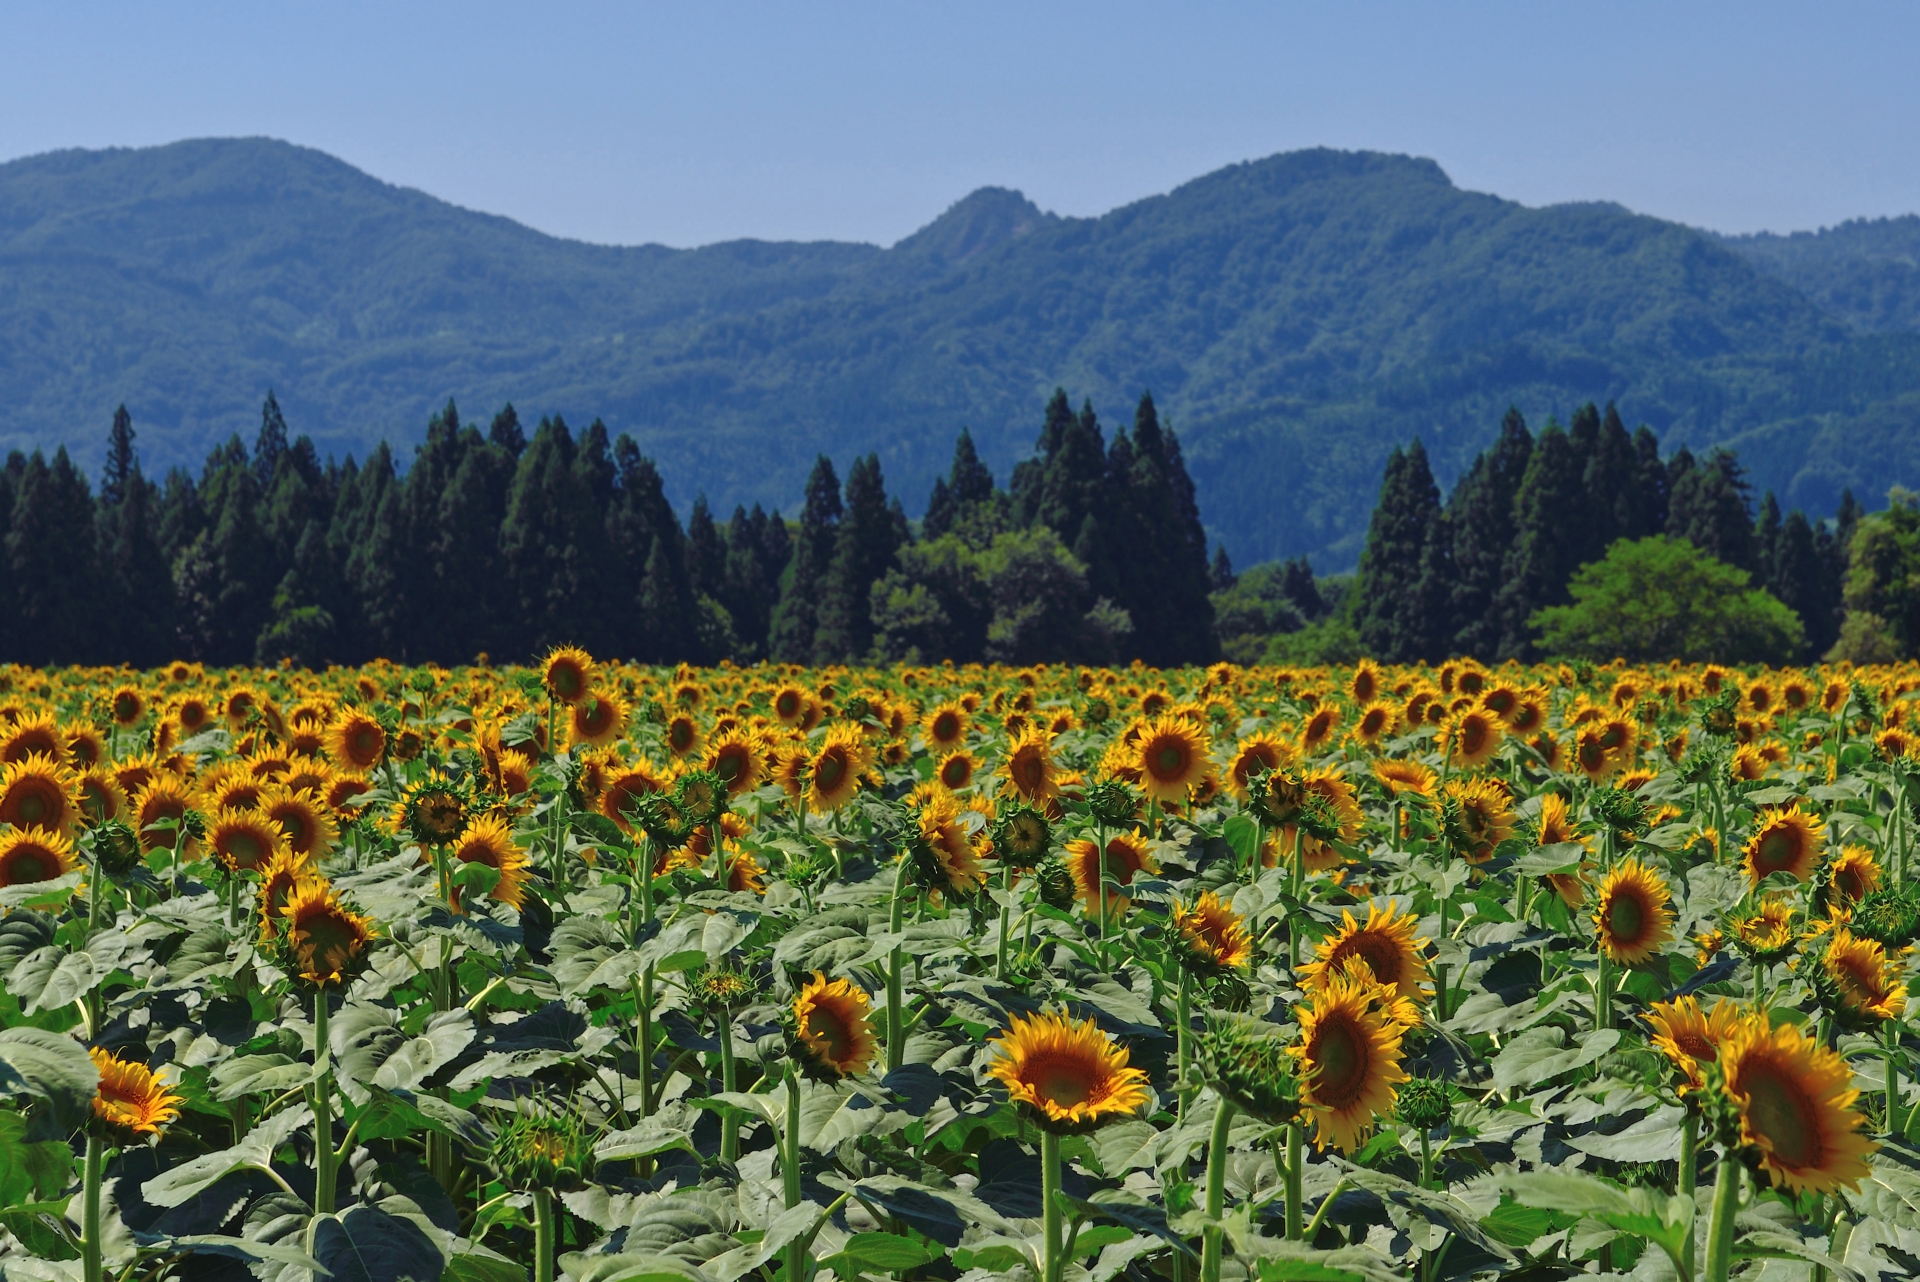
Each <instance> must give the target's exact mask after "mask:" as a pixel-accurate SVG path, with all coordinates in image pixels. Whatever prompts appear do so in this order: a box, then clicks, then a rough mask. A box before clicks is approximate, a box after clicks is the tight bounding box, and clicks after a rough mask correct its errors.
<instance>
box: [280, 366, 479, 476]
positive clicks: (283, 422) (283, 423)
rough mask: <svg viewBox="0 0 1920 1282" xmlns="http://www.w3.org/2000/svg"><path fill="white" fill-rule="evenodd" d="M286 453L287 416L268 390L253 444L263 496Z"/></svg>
mask: <svg viewBox="0 0 1920 1282" xmlns="http://www.w3.org/2000/svg"><path fill="white" fill-rule="evenodd" d="M448 404H449V405H451V404H452V402H451V401H449V402H448ZM286 452H287V420H286V416H285V415H283V414H281V412H280V402H279V401H277V400H275V399H274V395H273V389H272V388H268V389H267V399H266V400H265V401H264V402H263V403H262V404H261V406H260V434H259V435H258V436H256V437H255V438H254V442H253V483H254V484H255V485H257V486H259V487H260V492H261V493H262V494H265V493H266V492H267V491H268V490H269V489H271V488H272V487H273V474H274V472H275V470H276V469H278V468H279V466H280V456H281V455H282V454H285V453H286Z"/></svg>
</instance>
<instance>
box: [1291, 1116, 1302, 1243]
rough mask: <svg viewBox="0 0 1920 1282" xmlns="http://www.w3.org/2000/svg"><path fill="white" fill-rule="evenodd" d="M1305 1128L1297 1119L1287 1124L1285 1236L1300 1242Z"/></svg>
mask: <svg viewBox="0 0 1920 1282" xmlns="http://www.w3.org/2000/svg"><path fill="white" fill-rule="evenodd" d="M1305 1138H1306V1128H1305V1127H1303V1126H1301V1125H1300V1122H1299V1119H1297V1118H1296V1119H1295V1120H1293V1121H1291V1122H1288V1123H1287V1177H1286V1180H1287V1194H1286V1196H1287V1236H1288V1237H1289V1238H1290V1239H1292V1240H1294V1241H1296V1242H1297V1241H1299V1240H1300V1218H1301V1217H1300V1177H1301V1176H1302V1175H1303V1174H1305V1167H1306V1146H1305V1143H1304V1140H1305Z"/></svg>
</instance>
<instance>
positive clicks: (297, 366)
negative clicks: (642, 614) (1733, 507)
mask: <svg viewBox="0 0 1920 1282" xmlns="http://www.w3.org/2000/svg"><path fill="white" fill-rule="evenodd" d="M1909 246H1912V247H1915V248H1920V219H1904V220H1891V222H1886V221H1883V222H1882V223H1875V224H1847V225H1846V226H1845V227H1843V228H1838V229H1834V230H1833V231H1831V232H1823V233H1819V234H1818V235H1815V236H1799V237H1757V238H1756V237H1746V238H1726V239H1723V238H1719V237H1716V236H1713V235H1711V234H1709V233H1704V232H1699V231H1696V230H1694V229H1691V228H1687V227H1684V226H1680V225H1678V224H1674V223H1669V222H1664V221H1661V220H1659V219H1655V218H1648V217H1643V216H1639V215H1635V214H1632V213H1630V212H1628V211H1626V210H1624V209H1621V208H1619V207H1618V206H1614V205H1608V204H1581V205H1561V206H1554V207H1550V208H1545V209H1530V208H1527V207H1524V206H1521V205H1517V204H1514V203H1512V202H1510V201H1505V200H1500V199H1498V198H1496V197H1492V196H1488V195H1484V194H1479V193H1474V192H1466V191H1461V190H1459V189H1458V188H1456V187H1454V186H1453V185H1452V183H1451V182H1450V181H1449V180H1448V178H1447V176H1446V175H1445V173H1443V172H1442V171H1441V169H1440V168H1439V166H1437V165H1435V164H1434V163H1432V162H1431V161H1427V160H1417V159H1411V158H1408V157H1403V156H1389V155H1380V154H1372V153H1350V152H1336V151H1326V150H1319V151H1303V152H1294V153H1289V154H1285V155H1279V156H1273V157H1270V158H1268V159H1265V160H1260V161H1256V162H1252V163H1248V164H1242V165H1235V166H1231V167H1229V168H1226V169H1222V170H1220V171H1218V172H1216V173H1212V174H1208V175H1206V176H1204V177H1201V178H1198V179H1195V180H1194V181H1192V182H1190V183H1187V184H1185V185H1184V186H1182V187H1179V188H1177V189H1176V190H1174V191H1172V192H1169V193H1167V194H1166V195H1162V196H1155V197H1152V198H1150V199H1147V200H1142V201H1138V202H1135V203H1133V204H1130V205H1127V206H1125V207H1123V208H1120V209H1116V210H1113V211H1112V212H1110V213H1108V214H1105V215H1102V216H1100V217H1098V218H1061V217H1056V216H1054V215H1051V214H1048V213H1045V212H1043V211H1041V210H1040V209H1038V208H1036V207H1035V206H1034V205H1033V204H1032V203H1031V202H1030V201H1028V200H1027V199H1026V198H1025V197H1024V196H1022V195H1020V194H1019V193H1017V192H1012V191H1008V190H1005V189H1001V188H983V189H981V190H980V191H977V192H974V193H973V194H972V195H970V196H967V197H966V198H964V199H963V200H961V201H959V202H958V203H957V204H955V205H954V206H953V207H952V208H951V209H949V210H948V211H947V212H946V213H944V214H942V215H941V216H940V217H939V218H937V219H935V220H934V221H933V222H932V223H930V224H928V226H926V227H925V228H923V229H921V230H920V231H919V232H916V233H915V234H914V235H912V236H909V237H907V238H906V239H905V240H902V241H901V242H899V243H898V244H896V245H894V246H893V247H891V248H889V249H881V248H879V247H876V246H871V245H859V244H843V243H810V244H798V243H768V242H761V241H734V242H729V243H725V244H718V245H710V246H706V247H704V248H700V249H693V250H673V249H667V248H664V247H661V246H656V245H647V246H637V247H626V248H620V247H609V246H598V245H588V244H583V243H580V242H576V241H568V240H561V239H557V238H554V237H550V236H546V235H543V234H541V233H539V232H536V231H533V230H531V229H529V228H527V227H524V226H521V225H519V224H517V223H514V222H512V221H510V220H507V219H504V218H499V217H495V216H491V215H487V214H481V213H475V212H472V211H470V210H466V209H461V208H458V207H456V206H453V205H450V204H447V203H445V202H443V201H439V200H436V199H434V198H433V197H430V196H427V195H424V194H422V193H420V192H416V191H411V190H407V189H404V188H399V187H394V186H391V185H389V184H386V183H383V182H380V181H378V180H376V179H374V178H371V177H369V176H368V175H366V174H364V173H361V172H360V171H358V170H356V169H354V168H352V167H351V166H349V165H346V164H344V163H342V162H341V161H338V160H336V159H333V158H332V157H329V156H327V155H325V154H323V153H320V152H317V151H313V150H310V149H306V148H301V147H295V146H291V145H289V144H286V143H282V142H276V141H272V140H267V139H218V140H203V141H194V142H183V143H177V144H173V145H170V146H165V147H157V148H149V149H141V150H124V149H122V150H109V151H67V152H58V153H53V154H49V155H44V156H37V157H32V158H29V159H25V160H19V161H15V162H12V163H10V164H7V165H3V166H0V398H3V399H4V403H5V404H6V406H7V408H8V411H9V412H8V413H7V414H6V416H5V418H4V419H0V447H9V448H11V447H21V448H31V447H32V446H34V445H46V446H51V445H53V444H55V443H66V444H67V445H69V446H70V447H71V448H74V449H76V450H77V451H78V452H79V453H80V454H81V455H82V456H83V457H85V458H87V459H89V460H91V459H93V458H95V457H97V454H98V449H99V444H100V441H101V440H102V438H103V437H104V436H105V432H106V427H107V424H108V421H109V419H110V417H111V414H112V411H113V407H114V406H115V405H117V404H119V403H120V402H122V401H124V402H126V404H127V405H128V406H129V408H130V409H131V410H132V411H133V414H134V417H135V422H136V425H137V427H138V428H139V429H140V431H141V440H140V443H141V447H142V449H143V452H144V454H145V457H146V458H147V460H148V463H149V466H153V465H155V464H160V465H166V464H175V463H179V464H186V465H190V466H193V465H197V463H198V461H199V459H200V458H201V457H202V456H204V454H205V453H206V451H207V450H208V449H209V448H211V447H212V446H213V445H214V444H215V443H217V442H218V441H220V440H223V439H225V438H226V436H227V435H228V434H229V433H232V432H236V431H237V432H240V433H241V434H242V435H243V436H244V437H246V438H247V439H249V440H250V439H251V436H252V433H253V431H254V429H255V426H256V425H257V422H258V407H259V403H260V400H261V397H262V396H263V394H264V393H265V391H266V389H267V388H268V387H269V386H271V387H273V388H274V389H275V390H276V392H277V394H278V396H279V399H280V402H281V404H282V405H283V406H284V407H285V408H286V411H287V415H288V418H289V420H290V422H291V423H292V426H293V428H294V430H295V431H303V432H307V433H309V434H311V435H313V436H314V437H315V438H316V440H318V441H319V442H320V443H321V445H322V447H323V448H324V449H329V450H333V451H335V452H338V453H345V452H348V451H353V452H355V453H364V452H365V450H366V449H367V448H368V447H369V446H370V445H371V444H373V443H374V442H375V441H377V440H379V439H380V438H382V437H385V438H387V439H390V440H394V441H396V442H401V441H412V440H414V439H417V438H418V437H419V435H420V434H421V432H422V431H423V429H424V425H425V423H426V420H427V417H428V415H429V414H430V413H431V412H432V411H433V410H434V409H436V408H437V407H438V406H439V405H441V404H442V403H444V401H445V400H446V398H447V397H448V396H449V395H451V396H454V397H456V398H458V400H459V403H460V405H461V407H462V409H463V410H464V411H465V412H466V414H467V415H468V416H469V417H472V418H479V419H484V418H486V417H488V416H490V415H491V414H492V412H493V411H494V410H495V409H497V408H498V406H499V405H500V404H501V403H502V402H504V401H506V400H509V399H511V400H512V401H513V402H514V403H515V404H516V406H517V407H518V408H519V410H520V412H521V415H522V417H523V418H525V419H528V420H532V419H535V418H537V417H539V416H540V415H542V414H546V413H555V412H558V413H564V414H565V415H566V416H567V418H568V419H569V421H572V422H575V423H576V424H578V425H580V426H584V425H585V424H586V422H588V421H589V420H590V419H591V418H593V417H594V416H596V415H598V416H600V417H603V418H604V419H605V420H606V421H607V423H608V425H609V427H611V428H612V429H613V430H615V431H628V432H631V433H632V434H633V435H634V436H635V437H636V438H637V439H638V440H639V441H640V442H641V443H642V446H643V448H645V449H646V450H647V451H648V452H649V453H651V454H652V455H654V457H656V458H657V459H658V460H659V462H660V464H661V467H662V470H663V472H664V473H665V475H666V478H667V482H668V485H669V487H670V490H671V492H672V494H673V496H674V498H675V499H676V500H678V501H681V502H686V501H689V500H691V498H692V497H693V494H694V493H695V492H696V491H704V492H705V493H706V494H707V495H708V497H709V499H710V500H711V501H712V502H713V504H714V505H715V507H716V508H717V509H718V510H719V511H721V512H722V513H723V514H724V513H725V512H726V511H730V510H731V509H732V505H733V504H734V503H735V502H737V501H745V502H749V503H751V502H752V501H754V500H759V501H762V502H766V503H769V504H774V503H778V504H780V505H782V506H783V507H786V508H788V509H791V508H792V507H793V506H794V505H795V502H796V499H797V496H798V495H799V492H800V490H801V486H802V482H803V480H804V477H805V473H806V469H807V467H808V466H809V464H810V463H811V461H812V459H813V457H814V455H815V454H816V453H818V452H821V451H825V452H828V453H830V454H832V455H834V456H835V457H836V459H839V460H841V461H842V462H843V463H844V461H845V460H847V459H848V458H850V457H851V456H852V455H853V454H854V453H855V452H856V451H859V452H865V451H867V450H870V449H872V450H878V451H879V453H880V456H881V459H882V462H883V465H884V469H885V473H886V477H887V480H888V484H889V486H890V487H891V488H893V489H895V490H897V491H899V492H900V493H901V494H902V495H903V497H904V498H905V501H906V503H907V506H908V509H909V511H918V509H919V507H920V506H921V504H922V503H923V502H924V499H925V495H926V492H927V489H928V487H929V485H930V484H931V482H932V478H933V476H934V475H935V473H936V472H937V471H939V470H941V469H943V468H944V466H945V464H946V461H947V459H948V457H949V456H950V453H951V449H952V442H953V437H954V435H955V434H956V433H957V432H958V430H959V429H960V427H961V426H962V425H966V426H969V427H971V428H972V430H973V433H974V438H975V440H976V441H977V442H978V443H979V444H980V446H981V449H982V452H983V454H984V455H985V457H986V458H987V460H988V461H989V463H990V464H991V465H992V466H993V467H994V468H995V470H996V472H998V473H999V474H1000V475H1001V477H1002V479H1003V480H1004V478H1005V475H1006V472H1007V470H1008V468H1009V467H1010V465H1011V464H1012V462H1013V461H1014V460H1015V459H1016V458H1017V457H1019V456H1021V455H1022V454H1023V453H1024V452H1025V451H1026V450H1028V449H1029V448H1030V447H1031V445H1032V442H1033V438H1034V435H1035V433H1036V431H1037V428H1038V425H1039V421H1040V411H1041V407H1042V404H1043V402H1044V400H1045V397H1046V395H1047V394H1048V393H1049V392H1050V391H1051V390H1052V388H1053V387H1054V386H1055V385H1056V384H1061V385H1064V386H1065V387H1066V388H1067V389H1068V391H1069V392H1070V393H1071V394H1072V395H1073V397H1074V398H1075V400H1076V402H1077V401H1078V400H1079V399H1080V398H1082V397H1091V398H1092V400H1093V402H1094V405H1095V407H1096V409H1098V410H1099V411H1100V412H1101V414H1102V416H1103V418H1104V419H1105V420H1106V421H1107V422H1109V423H1110V424H1115V423H1121V422H1124V421H1126V420H1127V419H1128V418H1129V417H1130V415H1131V410H1132V405H1133V402H1134V401H1135V400H1136V399H1137V398H1138V396H1139V394H1140V392H1141V391H1142V390H1143V389H1149V388H1150V389H1151V390H1152V391H1153V393H1154V396H1155V398H1156V400H1158V402H1159V404H1160V406H1161V409H1162V413H1163V415H1166V416H1168V417H1170V418H1171V419H1172V422H1173V424H1174V426H1175V428H1176V429H1177V430H1178V431H1179V433H1180V436H1181V440H1182V443H1183V446H1184V448H1185V450H1186V454H1187V459H1188V462H1189V464H1190V466H1191V468H1192V470H1193V472H1194V475H1195V478H1196V481H1197V483H1198V485H1199V488H1200V497H1201V503H1202V508H1203V511H1204V513H1205V516H1206V519H1207V522H1208V525H1209V527H1210V529H1211V530H1212V532H1213V533H1214V534H1215V536H1216V537H1218V538H1220V539H1222V540H1224V541H1225V543H1226V544H1227V546H1228V547H1229V549H1230V550H1231V551H1232V552H1233V554H1234V556H1235V558H1236V560H1238V561H1240V562H1241V563H1243V564H1244V563H1247V562H1250V561H1253V560H1257V559H1262V558H1265V557H1269V556H1275V555H1284V554H1291V553H1294V552H1310V553H1314V554H1316V555H1317V556H1318V557H1319V558H1320V560H1321V563H1322V564H1324V565H1327V566H1337V565H1340V564H1342V563H1350V562H1351V560H1352V558H1353V556H1354V554H1355V552H1356V551H1357V546H1358V539H1359V538H1360V536H1361V534H1362V533H1363V532H1364V529H1365V524H1366V519H1367V514H1368V510H1369V508H1370V506H1371V504H1372V500H1373V497H1374V492H1375V490H1376V488H1377V486H1378V483H1379V475H1380V465H1381V463H1382V461H1383V459H1384V458H1385V455H1386V452H1387V451H1388V449H1390V448H1391V446H1392V445H1393V444H1394V443H1396V442H1400V441H1404V440H1406V439H1408V438H1410V437H1412V436H1414V435H1416V434H1417V435H1419V436H1421V437H1422V438H1423V439H1424V440H1425V441H1426V443H1427V445H1428V447H1429V449H1430V451H1431V452H1432V454H1433V456H1434V458H1435V462H1436V465H1437V466H1438V467H1439V469H1440V470H1441V472H1442V474H1443V476H1451V475H1452V474H1453V472H1454V471H1455V470H1457V469H1458V468H1460V467H1461V466H1462V465H1463V464H1464V462H1465V461H1466V460H1467V459H1469V458H1470V457H1471V455H1472V453H1473V452H1474V451H1475V450H1477V449H1478V448H1479V447H1480V446H1481V445H1482V444H1484V443H1485V442H1486V441H1487V440H1489V439H1490V438H1491V436H1492V434H1493V433H1494V431H1495V429H1496V427H1497V425H1498V422H1499V419H1500V415H1501V413H1502V412H1503V411H1504V410H1505V408H1506V406H1507V404H1508V403H1509V402H1516V403H1518V404H1519V405H1520V407H1521V408H1522V409H1523V410H1524V411H1525V412H1526V413H1527V415H1528V417H1529V419H1530V420H1532V421H1534V422H1535V423H1536V425H1537V424H1538V423H1540V422H1541V421H1543V420H1544V419H1545V418H1546V416H1547V415H1548V414H1549V413H1558V414H1559V415H1561V416H1562V417H1563V418H1564V417H1565V416H1566V415H1568V414H1569V413H1570V412H1571V410H1572V409H1573V408H1574V407H1575V406H1577V405H1578V404H1579V403H1580V402H1582V401H1585V400H1589V399H1594V400H1600V401H1604V400H1606V399H1608V398H1616V399H1618V400H1619V402H1620V404H1621V406H1622V408H1623V411H1624V413H1625V414H1626V416H1627V418H1628V420H1629V422H1630V423H1638V422H1643V421H1644V422H1647V423H1650V424H1651V425H1652V426H1654V427H1655V428H1656V429H1657V430H1659V431H1660V432H1661V433H1662V435H1663V437H1665V438H1666V439H1667V440H1668V441H1669V442H1670V443H1672V444H1679V443H1682V442H1684V443H1687V444H1690V445H1693V446H1695V447H1696V448H1697V447H1700V446H1702V445H1706V444H1711V443H1714V442H1720V441H1727V442H1732V443H1735V444H1737V445H1738V446H1739V447H1740V448H1741V450H1742V452H1743V457H1745V458H1746V460H1747V462H1748V463H1749V465H1750V466H1751V468H1752V470H1753V473H1754V477H1755V479H1756V481H1757V482H1758V483H1759V484H1761V485H1765V486H1770V487H1773V488H1775V489H1777V490H1779V491H1780V493H1781V495H1782V498H1783V499H1785V500H1786V501H1788V502H1789V503H1799V504H1803V505H1806V506H1808V507H1809V508H1810V509H1812V510H1815V511H1820V512H1824V511H1826V510H1828V509H1830V508H1831V506H1832V504H1833V502H1834V501H1835V500H1836V499H1837V496H1838V494H1839V491H1840V489H1841V487H1842V486H1845V485H1853V486H1854V487H1855V488H1856V491H1857V492H1859V493H1860V494H1861V495H1862V496H1863V497H1864V498H1867V499H1869V500H1870V501H1872V500H1878V499H1879V498H1880V496H1882V495H1883V494H1884V493H1885V490H1886V488H1887V486H1888V485H1889V484H1891V483H1896V482H1899V481H1902V480H1905V481H1907V482H1908V483H1909V484H1920V433H1915V432H1914V431H1913V430H1912V428H1913V427H1914V425H1915V424H1916V422H1920V336H1916V335H1915V334H1914V333H1912V332H1911V331H1912V330H1913V329H1914V328H1915V327H1916V325H1920V269H1916V268H1915V266H1914V259H1913V256H1912V255H1911V254H1910V253H1909V252H1908V249H1907V247H1909Z"/></svg>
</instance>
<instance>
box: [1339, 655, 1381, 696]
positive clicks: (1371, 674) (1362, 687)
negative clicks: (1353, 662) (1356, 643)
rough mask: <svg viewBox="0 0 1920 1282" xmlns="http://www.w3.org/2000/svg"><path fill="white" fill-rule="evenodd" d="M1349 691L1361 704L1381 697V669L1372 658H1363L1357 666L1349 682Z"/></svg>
mask: <svg viewBox="0 0 1920 1282" xmlns="http://www.w3.org/2000/svg"><path fill="white" fill-rule="evenodd" d="M1347 692H1348V693H1349V694H1351V695H1352V696H1353V701H1354V702H1355V703H1359V704H1367V703H1372V702H1373V701H1374V700H1375V699H1377V698H1379V697H1380V669H1379V668H1378V667H1377V666H1376V665H1375V664H1374V662H1373V660H1372V659H1362V660H1360V662H1359V664H1358V665H1357V666H1355V668H1354V670H1353V678H1352V680H1351V681H1349V682H1348V684H1347Z"/></svg>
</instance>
